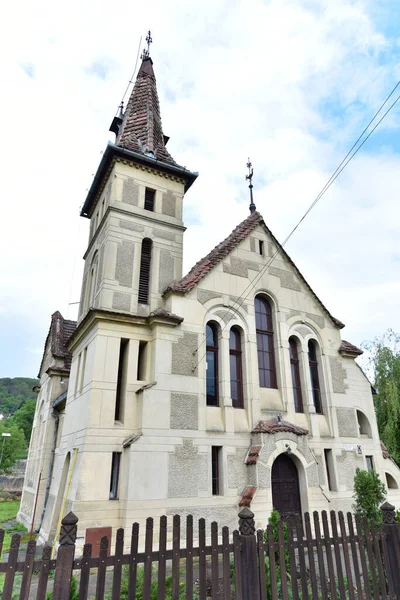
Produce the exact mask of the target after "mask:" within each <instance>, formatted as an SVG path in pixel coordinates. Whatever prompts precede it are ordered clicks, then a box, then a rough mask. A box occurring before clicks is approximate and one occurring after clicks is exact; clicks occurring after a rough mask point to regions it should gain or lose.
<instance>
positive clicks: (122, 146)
mask: <svg viewBox="0 0 400 600" xmlns="http://www.w3.org/2000/svg"><path fill="white" fill-rule="evenodd" d="M110 130H111V131H112V132H113V133H115V136H116V138H115V142H114V143H111V142H109V143H108V145H107V147H106V149H105V152H104V153H103V156H102V159H101V162H100V164H99V167H98V169H97V172H96V174H95V177H94V179H93V183H92V186H91V188H90V190H89V192H88V195H87V198H86V200H85V202H84V205H83V208H82V211H81V217H83V218H86V219H90V234H89V241H88V246H87V250H86V252H85V255H84V260H85V267H84V274H83V281H82V293H81V299H80V309H79V317H78V321H77V322H74V321H69V320H66V319H64V318H63V316H62V315H61V314H60V313H59V312H55V313H54V314H53V315H52V319H51V326H50V330H49V334H48V336H47V339H46V343H45V348H44V353H43V359H42V364H41V366H40V372H39V378H40V388H39V393H38V400H37V407H36V414H35V420H34V428H33V432H32V438H31V443H30V449H29V457H28V464H27V471H26V477H25V483H24V490H23V496H22V502H21V508H20V512H19V517H18V518H19V519H20V520H21V521H22V522H24V523H25V524H26V525H27V526H30V525H31V523H32V521H34V527H35V529H37V530H38V531H39V540H42V541H43V540H47V541H50V542H52V541H54V540H55V539H57V534H58V530H59V526H60V521H61V518H62V516H63V515H65V514H66V513H67V512H69V511H70V510H72V511H73V512H74V513H75V514H76V515H77V517H78V518H79V523H78V542H79V543H80V544H83V543H84V541H85V531H86V529H91V528H97V527H100V526H107V527H111V528H112V531H113V533H114V532H115V531H116V529H117V528H118V527H125V528H128V529H130V527H131V525H132V523H133V522H134V521H138V522H139V523H141V524H144V521H145V519H146V517H149V516H152V517H154V518H155V522H157V518H158V517H159V516H161V515H164V514H165V515H174V514H177V513H178V514H180V515H181V516H182V517H185V516H186V515H187V514H192V515H193V516H194V518H195V519H197V518H199V517H205V518H206V519H207V520H208V522H210V521H212V520H216V521H218V523H219V524H220V525H221V526H222V525H229V526H231V527H236V525H237V514H238V511H239V507H240V506H250V507H251V510H252V511H253V512H254V513H255V519H256V525H257V526H258V527H265V525H266V524H267V521H268V517H269V515H270V513H271V511H272V509H273V508H276V509H277V510H278V511H279V512H280V513H281V515H282V516H285V517H289V516H291V515H296V514H301V513H304V512H306V511H314V510H318V511H321V510H350V509H351V505H352V502H353V498H352V495H353V489H352V486H353V478H354V474H355V470H356V468H357V467H359V468H361V469H374V470H375V471H376V472H377V473H378V474H379V475H380V477H381V479H382V481H383V482H384V483H385V485H386V486H387V491H388V500H389V501H390V502H391V503H393V504H394V505H395V506H396V507H400V492H399V485H400V471H399V469H398V468H397V466H396V465H395V463H394V462H393V461H392V459H391V458H390V456H389V455H388V453H387V451H386V449H385V447H384V446H383V445H382V444H381V442H380V440H379V435H378V429H377V424H376V419H375V413H374V403H373V395H372V394H373V390H372V388H371V385H370V383H369V381H368V379H367V377H366V376H365V375H364V373H363V371H362V370H361V368H360V367H359V366H358V364H357V362H355V359H356V358H357V356H359V355H360V354H361V353H362V351H361V350H359V349H358V348H357V347H355V346H354V345H352V344H351V343H349V342H347V341H344V340H343V339H342V336H341V331H342V329H343V327H344V324H343V323H342V322H341V321H340V320H339V319H337V318H335V317H334V316H333V315H332V314H331V313H330V312H329V310H328V308H327V307H326V306H325V305H324V304H323V303H322V302H321V300H320V299H319V298H318V296H317V294H316V292H315V291H314V290H313V289H311V287H310V285H309V284H308V283H307V281H306V280H305V279H304V277H303V276H302V274H301V273H300V271H299V270H298V268H297V267H296V265H295V264H294V262H293V261H292V259H291V258H290V257H289V256H288V255H287V253H286V252H285V250H284V249H283V248H282V247H281V245H280V244H279V242H278V240H277V239H276V238H275V237H274V235H273V233H272V232H271V231H270V229H269V228H268V222H266V221H265V220H264V218H263V217H262V215H261V214H260V213H259V212H257V210H256V207H255V206H254V204H253V200H252V201H251V204H250V213H249V214H248V215H246V214H244V215H243V221H242V222H241V223H240V224H239V225H238V226H237V227H236V228H235V229H234V230H233V231H232V232H231V233H230V234H229V235H228V237H226V238H225V239H223V241H221V243H220V244H218V246H216V247H215V248H214V249H212V250H211V252H210V253H209V254H208V255H207V256H205V257H204V258H202V259H201V260H199V261H198V262H197V263H196V264H195V265H194V267H193V268H192V269H191V270H190V271H189V272H188V273H187V274H186V275H184V276H183V273H182V258H183V235H184V231H185V227H184V223H183V216H182V213H183V206H184V200H185V195H186V194H190V188H191V186H192V185H195V184H196V178H197V173H196V172H193V171H190V170H188V169H186V168H184V167H182V166H180V164H178V163H177V162H176V161H175V160H174V158H172V156H171V155H170V153H169V151H168V149H167V142H168V137H167V136H165V135H164V133H163V129H162V124H161V116H160V107H159V100H158V94H157V87H156V78H155V75H154V70H153V61H152V59H151V58H150V57H149V54H148V52H147V51H146V52H144V54H143V60H142V63H141V66H140V69H139V72H138V75H137V78H136V82H135V84H134V87H133V90H132V93H131V96H130V99H129V102H128V104H127V106H126V109H125V111H123V108H122V107H121V110H120V113H119V115H118V116H116V117H115V118H114V119H113V121H112V124H111V127H110ZM251 175H252V174H251V171H250V175H249V178H250V185H251ZM221 232H222V233H225V234H226V233H228V232H224V225H223V223H221ZM221 237H222V236H221ZM143 529H144V528H143Z"/></svg>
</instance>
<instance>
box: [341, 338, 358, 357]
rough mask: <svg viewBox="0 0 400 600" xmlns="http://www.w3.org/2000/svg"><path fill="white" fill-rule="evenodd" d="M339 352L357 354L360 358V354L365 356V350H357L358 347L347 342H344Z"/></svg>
mask: <svg viewBox="0 0 400 600" xmlns="http://www.w3.org/2000/svg"><path fill="white" fill-rule="evenodd" d="M339 352H345V353H347V354H357V355H358V356H359V355H360V354H364V352H363V350H360V348H357V346H354V345H353V344H350V342H346V340H342V343H341V345H340V348H339Z"/></svg>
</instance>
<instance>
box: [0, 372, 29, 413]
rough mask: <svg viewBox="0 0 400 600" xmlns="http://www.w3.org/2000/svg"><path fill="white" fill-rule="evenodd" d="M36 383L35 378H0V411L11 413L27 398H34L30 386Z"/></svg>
mask: <svg viewBox="0 0 400 600" xmlns="http://www.w3.org/2000/svg"><path fill="white" fill-rule="evenodd" d="M37 383H38V380H37V379H30V378H28V377H14V378H10V377H3V378H0V413H2V414H6V415H9V414H13V413H14V412H15V411H16V410H18V409H19V408H20V407H21V406H22V404H24V403H25V402H26V401H27V400H35V399H36V393H35V392H34V391H33V390H32V388H33V386H34V385H35V384H37Z"/></svg>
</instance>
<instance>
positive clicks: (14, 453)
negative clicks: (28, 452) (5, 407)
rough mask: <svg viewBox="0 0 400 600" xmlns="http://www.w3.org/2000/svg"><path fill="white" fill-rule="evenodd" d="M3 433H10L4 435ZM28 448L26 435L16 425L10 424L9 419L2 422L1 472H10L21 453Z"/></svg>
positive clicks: (0, 441) (0, 433)
mask: <svg viewBox="0 0 400 600" xmlns="http://www.w3.org/2000/svg"><path fill="white" fill-rule="evenodd" d="M3 433H10V434H11V435H10V436H9V437H3V436H2V434H3ZM25 448H26V440H25V435H24V432H23V431H22V429H18V427H16V426H15V425H11V426H8V425H7V421H6V422H1V423H0V473H5V474H9V473H10V471H11V468H12V467H13V465H14V464H15V461H16V460H17V459H18V456H19V455H20V453H21V452H22V451H23V450H25Z"/></svg>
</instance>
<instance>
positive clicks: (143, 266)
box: [138, 238, 152, 304]
mask: <svg viewBox="0 0 400 600" xmlns="http://www.w3.org/2000/svg"><path fill="white" fill-rule="evenodd" d="M151 247H152V241H151V240H149V239H148V238H145V239H144V240H143V242H142V254H141V257H140V274H139V297H138V299H139V304H148V303H149V288H150V265H151Z"/></svg>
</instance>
